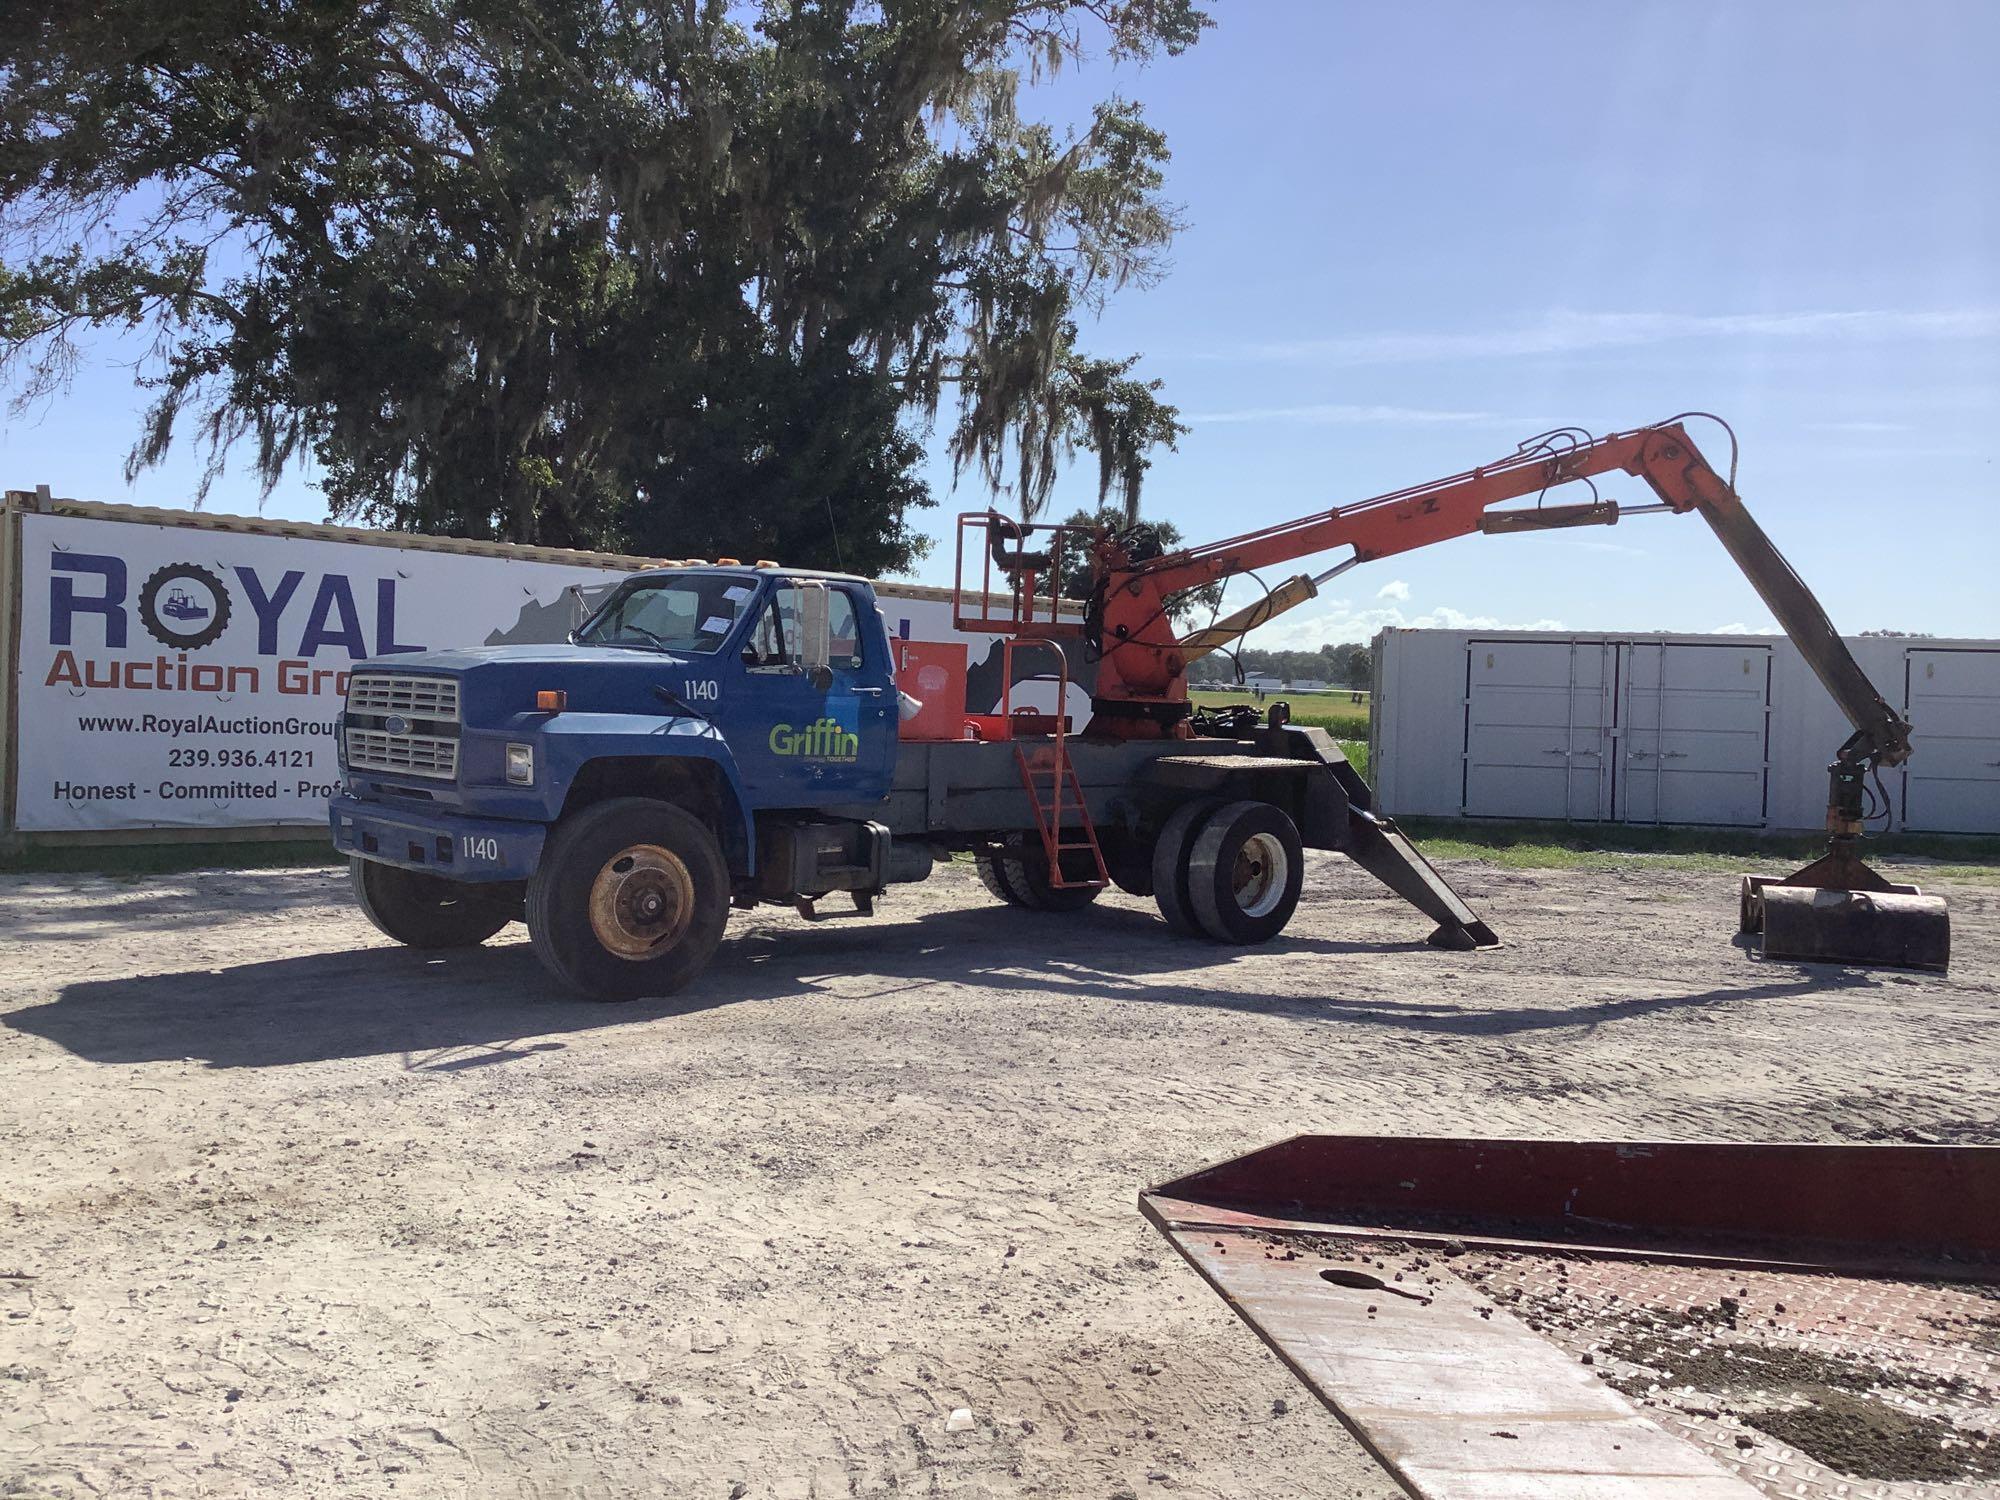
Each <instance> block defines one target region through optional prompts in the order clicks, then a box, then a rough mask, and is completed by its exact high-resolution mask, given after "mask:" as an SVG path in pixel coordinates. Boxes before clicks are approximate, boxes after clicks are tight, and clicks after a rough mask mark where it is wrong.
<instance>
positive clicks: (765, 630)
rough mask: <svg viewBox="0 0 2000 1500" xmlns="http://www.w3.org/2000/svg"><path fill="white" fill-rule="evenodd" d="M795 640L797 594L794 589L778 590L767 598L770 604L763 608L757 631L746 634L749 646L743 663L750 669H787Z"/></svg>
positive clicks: (797, 621) (797, 609)
mask: <svg viewBox="0 0 2000 1500" xmlns="http://www.w3.org/2000/svg"><path fill="white" fill-rule="evenodd" d="M798 638H799V591H798V590H797V589H795V588H781V589H778V590H776V591H775V592H774V593H773V594H772V595H771V602H770V603H769V604H767V605H766V606H765V607H764V613H763V615H762V616H761V617H760V618H759V619H758V621H757V628H756V629H755V630H753V631H751V632H750V645H749V648H748V650H746V651H745V652H744V659H745V660H746V661H747V662H749V664H750V665H751V666H753V667H786V666H790V665H791V662H792V651H793V649H794V647H795V646H796V644H797V642H798Z"/></svg>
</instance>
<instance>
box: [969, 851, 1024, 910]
mask: <svg viewBox="0 0 2000 1500" xmlns="http://www.w3.org/2000/svg"><path fill="white" fill-rule="evenodd" d="M1009 863H1011V861H1009V860H1007V859H1005V858H1003V857H1002V856H1000V855H998V854H991V853H980V854H977V855H975V856H974V857H973V866H974V868H976V869H977V870H978V871H979V883H980V884H981V885H983V886H985V887H986V889H987V891H988V892H990V893H991V894H992V895H994V896H997V897H998V898H999V899H1000V900H1002V901H1005V902H1006V903H1007V904H1008V905H1009V906H1026V905H1027V904H1028V898H1027V897H1026V896H1025V895H1024V894H1022V893H1021V892H1020V891H1019V890H1016V889H1015V887H1014V884H1013V882H1012V881H1010V880H1009V879H1008V878H1007V866H1008V864H1009Z"/></svg>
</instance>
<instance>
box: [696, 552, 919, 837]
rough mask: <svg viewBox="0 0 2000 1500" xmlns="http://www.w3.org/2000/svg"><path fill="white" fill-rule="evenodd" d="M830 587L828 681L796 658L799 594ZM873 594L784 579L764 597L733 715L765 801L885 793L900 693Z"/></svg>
mask: <svg viewBox="0 0 2000 1500" xmlns="http://www.w3.org/2000/svg"><path fill="white" fill-rule="evenodd" d="M807 588H824V589H825V590H826V596H827V624H828V634H829V636H830V638H831V639H830V652H829V660H828V669H829V673H830V680H828V681H827V682H826V684H825V686H824V688H823V689H822V688H821V687H819V686H816V685H815V684H814V683H813V682H812V680H811V679H810V678H809V677H808V675H807V674H806V672H805V670H804V668H803V666H802V665H801V662H800V655H799V651H800V644H801V641H800V627H801V623H802V613H803V611H802V608H801V596H802V592H803V590H804V589H807ZM875 619H876V614H875V608H874V604H873V602H872V600H870V599H869V598H868V596H867V595H866V594H864V593H859V592H857V591H856V590H855V589H854V588H852V587H850V586H847V585H842V584H819V583H817V582H815V581H812V580H807V581H805V582H804V583H792V582H789V581H781V582H780V583H778V585H777V586H776V587H774V588H773V589H771V591H770V592H769V593H768V594H767V595H766V597H765V602H764V605H763V608H762V611H761V613H760V614H759V616H758V618H757V621H756V623H755V625H753V627H752V628H751V631H750V634H749V636H748V637H747V643H746V646H745V649H744V653H743V661H744V678H743V690H744V704H743V707H744V708H745V709H747V710H748V712H739V713H736V714H731V715H730V718H731V719H732V720H733V721H734V722H735V723H737V724H742V725H745V726H746V729H747V733H746V734H744V736H743V737H742V739H741V740H740V741H739V739H738V736H737V735H736V734H734V733H732V734H731V735H730V741H731V748H732V749H733V750H734V752H735V755H736V763H737V767H738V769H739V770H740V771H741V772H742V775H743V780H744V784H745V785H746V786H747V787H748V788H749V790H750V794H751V797H752V800H753V801H754V802H755V803H756V804H757V805H758V806H759V807H766V808H769V807H823V806H828V805H831V804H833V803H839V802H868V801H873V800H875V799H877V798H879V797H884V796H886V795H888V791H889V781H890V777H891V775H892V773H893V772H894V769H895V759H896V692H895V688H894V686H893V680H892V677H891V673H890V664H889V660H888V647H887V644H886V642H885V640H884V639H883V635H882V631H881V630H880V628H879V627H875V628H871V624H872V622H873V621H874V620H875Z"/></svg>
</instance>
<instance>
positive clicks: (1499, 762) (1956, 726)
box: [1372, 630, 2000, 833]
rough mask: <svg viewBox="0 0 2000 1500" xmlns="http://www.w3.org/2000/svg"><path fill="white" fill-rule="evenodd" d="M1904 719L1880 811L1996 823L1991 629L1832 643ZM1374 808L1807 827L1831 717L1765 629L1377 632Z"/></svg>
mask: <svg viewBox="0 0 2000 1500" xmlns="http://www.w3.org/2000/svg"><path fill="white" fill-rule="evenodd" d="M1848 646H1849V648H1850V649H1851V650H1852V651H1853V652H1854V656H1855V659H1856V660H1857V661H1858V662H1859V663H1860V665H1861V667H1862V669H1863V670H1864V671H1865V672H1867V673H1868V675H1869V677H1870V678H1871V679H1872V680H1873V681H1874V682H1875V684H1876V686H1877V687H1878V688H1879V689H1880V690H1881V692H1882V694H1883V696H1884V697H1885V698H1887V699H1888V700H1889V702H1890V703H1892V704H1895V705H1896V706H1897V707H1899V708H1901V709H1902V710H1903V712H1904V713H1905V714H1907V715H1908V717H1909V718H1910V720H1911V721H1912V723H1913V724H1914V725H1915V729H1916V733H1915V744H1916V754H1915V756H1914V757H1913V758H1912V759H1911V761H1910V763H1909V765H1908V766H1907V767H1906V768H1904V769H1903V770H1901V771H1898V772H1895V773H1892V774H1891V775H1889V776H1888V777H1887V778H1886V780H1887V790H1888V793H1889V800H1890V803H1891V805H1892V809H1893V817H1892V822H1891V823H1890V825H1889V826H1890V827H1893V828H1898V829H1908V830H1909V831H1911V832H1938V833H2000V641H1965V640H1920V639H1911V638H1905V637H1882V636H1867V637H1858V638H1853V639H1850V640H1849V641H1848ZM1375 674H1376V679H1375V687H1376V692H1375V704H1374V721H1373V729H1372V738H1373V746H1372V750H1373V761H1372V765H1373V770H1374V775H1375V780H1376V787H1377V790H1378V792H1379V793H1380V795H1381V797H1382V801H1383V805H1384V806H1385V807H1387V808H1388V809H1389V811H1390V812H1392V813H1397V814H1423V815H1429V816H1437V817H1461V816H1463V817H1475V818H1538V819H1541V818H1546V819H1564V820H1570V821H1577V822H1622V823H1637V824H1689V825H1721V826H1733V827H1745V828H1765V829H1773V830H1778V829H1813V828H1818V827H1820V826H1821V824H1822V822H1823V819H1824V816H1825V811H1826V765H1827V762H1828V761H1829V760H1830V759H1831V758H1832V755H1833V752H1834V750H1835V749H1836V748H1837V747H1838V746H1839V745H1840V743H1841V742H1842V741H1843V740H1845V739H1846V738H1847V735H1848V733H1849V726H1848V724H1847V721H1846V719H1845V718H1843V717H1842V715H1841V713H1840V711H1839V709H1838V708H1837V707H1835V705H1834V703H1833V700H1832V699H1831V698H1829V697H1828V696H1827V693H1826V690H1825V689H1824V688H1822V687H1821V686H1820V684H1819V681H1818V679H1816V678H1815V677H1814V676H1813V675H1812V671H1811V669H1810V668H1809V667H1808V666H1807V665H1806V663H1805V661H1804V659H1803V658H1801V657H1800V655H1799V654H1798V652H1797V651H1796V650H1795V649H1794V648H1793V647H1792V645H1791V643H1790V642H1789V641H1786V640H1784V639H1783V638H1782V637H1777V636H1716V635H1645V634H1637V635H1622V634H1597V633H1588V634H1574V635H1571V634H1556V633H1551V632H1543V631H1465V630H1385V631H1383V632H1382V633H1381V634H1380V635H1379V636H1377V637H1376V639H1375Z"/></svg>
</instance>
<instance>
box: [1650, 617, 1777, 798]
mask: <svg viewBox="0 0 2000 1500" xmlns="http://www.w3.org/2000/svg"><path fill="white" fill-rule="evenodd" d="M1619 650H1620V652H1621V659H1620V661H1619V664H1618V677H1619V681H1620V684H1621V690H1620V694H1619V698H1620V704H1619V708H1620V713H1619V719H1620V732H1619V743H1620V744H1621V746H1622V747H1623V748H1622V752H1621V754H1620V755H1619V757H1618V772H1617V787H1616V793H1617V806H1618V816H1619V817H1620V818H1621V819H1623V820H1624V821H1625V822H1627V823H1709V824H1722V825H1734V826H1740V827H1746V828H1754V827H1761V826H1762V825H1763V823H1764V822H1765V821H1766V813H1765V793H1766V789H1767V782H1768V778H1769V755H1768V745H1769V728H1768V726H1769V722H1770V707H1771V648H1770V647H1769V646H1725V645H1720V644H1718V645H1714V646H1706V645H1691V644H1687V643H1685V642H1668V641H1632V642H1629V643H1627V644H1625V645H1623V646H1621V647H1620V648H1619Z"/></svg>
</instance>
